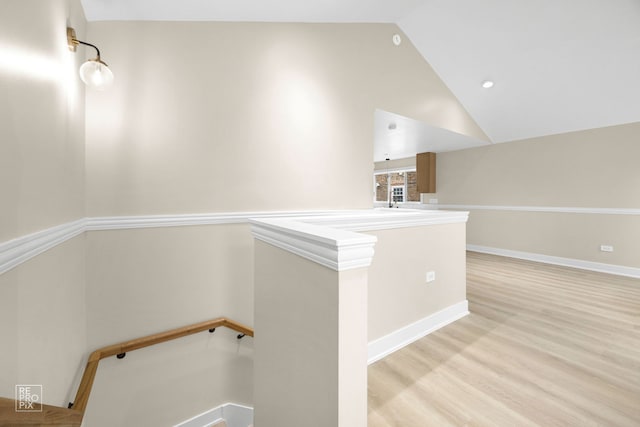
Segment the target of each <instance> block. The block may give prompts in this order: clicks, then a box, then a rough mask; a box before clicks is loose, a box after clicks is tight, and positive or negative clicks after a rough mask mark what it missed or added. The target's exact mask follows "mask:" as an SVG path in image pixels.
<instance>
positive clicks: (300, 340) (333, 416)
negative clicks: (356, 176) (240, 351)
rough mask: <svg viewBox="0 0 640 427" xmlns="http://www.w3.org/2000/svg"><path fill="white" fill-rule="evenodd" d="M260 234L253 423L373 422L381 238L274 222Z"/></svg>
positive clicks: (280, 426) (357, 425)
mask: <svg viewBox="0 0 640 427" xmlns="http://www.w3.org/2000/svg"><path fill="white" fill-rule="evenodd" d="M252 231H253V234H254V237H255V238H256V242H255V282H254V283H255V305H254V307H255V309H254V310H255V317H254V322H255V325H254V326H255V330H256V338H255V340H254V349H255V355H254V406H255V412H254V419H255V425H260V426H264V427H299V426H302V425H304V426H318V427H366V425H367V267H368V266H369V265H370V263H371V259H372V256H373V245H374V244H375V241H376V238H375V237H373V236H367V235H363V234H356V233H352V232H348V231H340V230H334V229H329V228H326V227H319V226H313V225H309V224H304V223H300V222H295V221H290V220H276V219H271V220H260V221H253V222H252Z"/></svg>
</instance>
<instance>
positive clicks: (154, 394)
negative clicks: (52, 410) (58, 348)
mask: <svg viewBox="0 0 640 427" xmlns="http://www.w3.org/2000/svg"><path fill="white" fill-rule="evenodd" d="M219 316H225V317H229V318H231V319H234V320H237V321H239V322H241V323H244V324H247V325H250V326H253V323H254V322H253V243H252V237H251V233H250V232H249V226H248V225H247V224H233V225H218V226H191V227H170V228H157V229H156V228H148V229H138V230H117V231H100V232H89V233H88V234H87V328H88V331H89V332H90V334H89V336H88V343H89V348H91V349H95V348H98V347H101V346H104V345H108V344H112V343H116V342H119V341H123V340H127V339H132V338H136V337H139V336H144V335H148V334H152V333H155V332H161V331H164V330H167V329H172V328H176V327H180V326H184V325H188V324H191V323H196V322H200V321H203V320H207V319H213V318H216V317H219ZM234 337H235V335H233V334H231V333H229V332H227V331H226V330H224V329H223V328H221V329H220V330H219V331H216V332H215V334H214V335H212V336H209V334H208V333H206V332H205V333H201V334H197V335H194V336H193V337H190V338H185V339H180V340H177V341H173V342H171V343H167V344H162V345H161V346H155V347H153V348H150V349H146V350H144V351H142V350H141V351H136V352H132V353H131V354H129V355H127V356H126V358H125V359H124V360H122V361H117V360H114V359H108V360H106V361H105V362H106V363H104V365H103V363H101V365H100V369H99V375H98V377H97V380H96V384H95V386H94V392H93V394H92V396H91V399H90V402H89V406H88V409H87V420H88V421H87V423H88V425H92V426H113V425H167V424H169V423H177V422H180V421H184V420H186V419H188V418H190V417H192V416H194V415H196V414H199V413H201V412H204V411H206V410H209V409H211V408H213V407H216V406H218V405H220V404H223V403H225V402H229V401H231V402H234V403H240V404H249V405H252V404H253V396H252V388H253V380H252V377H253V352H252V348H253V342H252V338H248V337H247V338H244V339H243V340H242V341H241V342H240V343H239V344H237V343H236V339H235V338H234ZM118 362H120V363H118ZM160 372H161V374H159V373H160ZM175 402H180V404H179V405H176V404H175ZM114 407H118V408H124V409H123V410H122V411H114V410H113V408H114Z"/></svg>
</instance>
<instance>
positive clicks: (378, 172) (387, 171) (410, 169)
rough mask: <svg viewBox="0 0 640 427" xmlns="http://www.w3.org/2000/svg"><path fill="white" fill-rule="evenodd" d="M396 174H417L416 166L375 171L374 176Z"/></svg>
mask: <svg viewBox="0 0 640 427" xmlns="http://www.w3.org/2000/svg"><path fill="white" fill-rule="evenodd" d="M395 172H416V167H415V166H401V167H397V168H387V169H376V170H374V171H373V174H374V175H382V174H385V173H386V174H389V173H395Z"/></svg>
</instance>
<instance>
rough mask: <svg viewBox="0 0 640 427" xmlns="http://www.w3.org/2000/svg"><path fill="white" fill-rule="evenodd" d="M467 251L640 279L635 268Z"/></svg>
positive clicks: (509, 252)
mask: <svg viewBox="0 0 640 427" xmlns="http://www.w3.org/2000/svg"><path fill="white" fill-rule="evenodd" d="M467 250H468V251H471V252H481V253H485V254H491V255H500V256H505V257H509V258H518V259H524V260H527V261H536V262H543V263H546V264H553V265H561V266H564V267H573V268H579V269H582V270H589V271H597V272H600V273H609V274H615V275H618V276H627V277H635V278H640V268H635V267H625V266H622V265H614V264H604V263H600V262H593V261H584V260H581V259H573V258H562V257H557V256H551V255H543V254H536V253H532V252H521V251H513V250H510V249H500V248H492V247H488V246H479V245H467Z"/></svg>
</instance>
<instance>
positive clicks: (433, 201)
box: [429, 199, 438, 205]
mask: <svg viewBox="0 0 640 427" xmlns="http://www.w3.org/2000/svg"><path fill="white" fill-rule="evenodd" d="M429 204H430V205H437V204H438V199H429Z"/></svg>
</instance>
